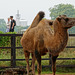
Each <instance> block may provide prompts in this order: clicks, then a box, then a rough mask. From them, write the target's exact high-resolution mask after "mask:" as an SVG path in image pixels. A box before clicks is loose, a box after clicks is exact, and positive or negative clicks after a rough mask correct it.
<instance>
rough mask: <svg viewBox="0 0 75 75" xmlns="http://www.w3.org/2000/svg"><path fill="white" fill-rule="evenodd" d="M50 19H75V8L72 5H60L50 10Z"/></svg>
mask: <svg viewBox="0 0 75 75" xmlns="http://www.w3.org/2000/svg"><path fill="white" fill-rule="evenodd" d="M49 11H50V17H51V19H52V20H54V19H55V18H56V17H57V16H59V15H63V14H64V15H67V16H68V17H75V8H74V6H73V5H71V4H59V5H55V6H54V7H53V8H49Z"/></svg>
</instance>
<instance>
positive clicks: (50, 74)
mask: <svg viewBox="0 0 75 75" xmlns="http://www.w3.org/2000/svg"><path fill="white" fill-rule="evenodd" d="M42 75H53V74H42ZM56 75H75V74H56Z"/></svg>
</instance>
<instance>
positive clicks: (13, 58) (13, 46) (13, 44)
mask: <svg viewBox="0 0 75 75" xmlns="http://www.w3.org/2000/svg"><path fill="white" fill-rule="evenodd" d="M22 35H23V34H0V36H10V37H11V47H0V49H11V59H0V61H11V66H10V67H0V68H11V67H12V68H15V67H19V66H16V61H24V60H25V59H16V49H22V47H16V39H15V38H16V37H17V36H22ZM69 36H72V37H75V34H69ZM66 48H75V46H67V47H66ZM29 60H32V59H29ZM42 60H49V61H50V62H49V65H48V66H47V65H44V66H42V67H52V63H51V55H49V58H43V59H42ZM57 60H75V58H57ZM57 67H74V68H75V65H57Z"/></svg>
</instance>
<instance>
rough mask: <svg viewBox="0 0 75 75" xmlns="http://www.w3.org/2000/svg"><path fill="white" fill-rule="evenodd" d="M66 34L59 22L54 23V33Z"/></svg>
mask: <svg viewBox="0 0 75 75" xmlns="http://www.w3.org/2000/svg"><path fill="white" fill-rule="evenodd" d="M60 34H61V35H63V36H64V35H67V34H68V33H67V29H65V28H63V27H62V25H60V24H59V22H55V23H54V35H60Z"/></svg>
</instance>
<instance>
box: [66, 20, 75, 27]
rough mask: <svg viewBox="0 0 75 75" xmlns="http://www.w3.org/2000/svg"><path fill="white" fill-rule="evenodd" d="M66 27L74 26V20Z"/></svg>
mask: <svg viewBox="0 0 75 75" xmlns="http://www.w3.org/2000/svg"><path fill="white" fill-rule="evenodd" d="M67 26H71V27H72V26H75V20H74V21H71V22H69V23H68V24H67Z"/></svg>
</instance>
